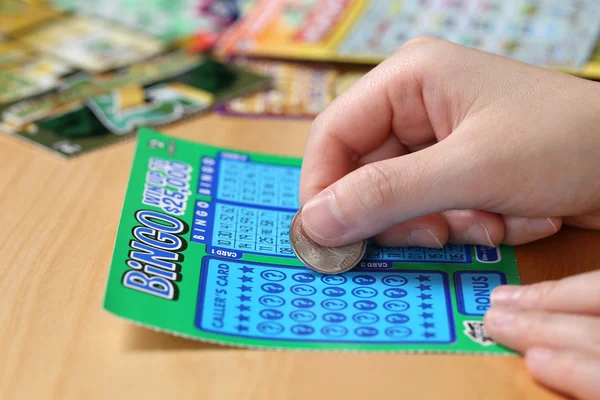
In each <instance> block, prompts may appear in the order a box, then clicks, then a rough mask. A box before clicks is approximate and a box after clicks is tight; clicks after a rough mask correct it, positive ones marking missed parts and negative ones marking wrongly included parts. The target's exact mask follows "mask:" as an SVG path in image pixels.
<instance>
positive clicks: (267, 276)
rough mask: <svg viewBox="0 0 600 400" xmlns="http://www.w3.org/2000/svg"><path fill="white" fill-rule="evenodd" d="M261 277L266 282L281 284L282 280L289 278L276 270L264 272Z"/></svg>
mask: <svg viewBox="0 0 600 400" xmlns="http://www.w3.org/2000/svg"><path fill="white" fill-rule="evenodd" d="M260 276H261V277H262V278H263V279H264V280H266V281H271V282H281V281H282V280H284V279H285V278H287V275H286V274H284V273H283V272H281V271H277V270H275V269H268V270H266V271H262V272H261V273H260Z"/></svg>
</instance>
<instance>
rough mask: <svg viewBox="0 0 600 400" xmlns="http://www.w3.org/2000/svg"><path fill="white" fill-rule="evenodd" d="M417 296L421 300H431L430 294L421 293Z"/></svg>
mask: <svg viewBox="0 0 600 400" xmlns="http://www.w3.org/2000/svg"><path fill="white" fill-rule="evenodd" d="M417 297H418V298H420V299H421V300H431V295H430V294H424V293H421V294H420V295H418V296H417Z"/></svg>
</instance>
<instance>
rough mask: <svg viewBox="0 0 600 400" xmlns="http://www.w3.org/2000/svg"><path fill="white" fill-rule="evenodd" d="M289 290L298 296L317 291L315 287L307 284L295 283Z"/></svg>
mask: <svg viewBox="0 0 600 400" xmlns="http://www.w3.org/2000/svg"><path fill="white" fill-rule="evenodd" d="M290 290H291V291H292V293H294V294H296V295H298V296H312V295H313V294H315V293H316V292H317V289H315V288H314V287H312V286H309V285H295V286H292V288H291V289H290Z"/></svg>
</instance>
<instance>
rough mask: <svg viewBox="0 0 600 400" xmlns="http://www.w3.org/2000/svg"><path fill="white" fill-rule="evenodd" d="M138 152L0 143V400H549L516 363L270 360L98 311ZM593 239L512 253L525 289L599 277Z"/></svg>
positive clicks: (277, 150) (279, 125) (287, 356)
mask: <svg viewBox="0 0 600 400" xmlns="http://www.w3.org/2000/svg"><path fill="white" fill-rule="evenodd" d="M308 126H309V124H308V122H302V121H281V120H247V119H229V118H224V117H219V116H214V115H211V116H206V117H202V118H199V119H196V120H193V121H190V122H187V123H185V124H180V125H177V126H175V127H172V128H170V129H166V130H165V132H167V133H169V134H172V135H175V136H179V137H184V138H188V139H192V140H195V141H200V142H206V143H209V144H214V145H222V146H229V147H233V148H237V149H242V150H250V151H260V152H268V153H274V154H281V155H294V156H301V155H302V151H303V147H304V141H305V139H306V133H307V129H308ZM134 146H135V143H134V141H128V142H126V143H121V144H118V145H115V146H112V147H110V148H106V149H102V150H99V151H96V152H94V153H91V154H89V155H85V156H82V157H80V158H76V159H73V160H71V161H67V160H62V159H59V158H56V157H55V156H53V155H50V154H48V153H46V152H44V151H41V150H38V149H34V148H33V147H30V146H28V145H26V144H24V143H22V142H20V141H17V140H16V139H14V138H9V137H5V136H2V137H0V227H1V229H0V293H2V295H1V297H0V399H2V400H13V399H50V398H51V399H117V398H118V399H120V398H125V399H138V398H139V399H142V398H143V399H159V398H160V399H170V398H174V399H186V398H194V399H210V400H213V399H219V400H220V399H236V400H245V399H261V400H270V399H277V400H280V399H286V400H290V399H344V400H350V399H365V398H372V399H385V398H390V399H391V398H393V399H399V398H403V399H438V398H444V399H459V398H460V399H484V398H485V399H513V400H514V399H552V398H558V397H557V396H556V395H554V394H552V393H550V392H548V391H546V390H545V389H543V388H540V387H539V386H537V385H536V384H535V383H534V382H533V381H532V380H531V378H530V377H529V376H528V374H527V371H526V370H525V368H524V363H523V360H522V359H521V358H520V357H516V356H508V357H507V356H461V355H457V356H449V355H410V354H370V353H358V354H354V353H348V354H344V353H320V352H269V351H258V350H244V349H231V348H224V347H219V346H215V345H208V344H204V343H200V342H196V341H191V340H185V339H180V338H176V337H173V336H170V335H168V334H162V333H157V332H154V331H152V330H147V329H144V328H139V327H136V326H133V325H132V324H130V323H129V322H126V321H123V320H121V319H119V318H116V317H114V316H112V315H110V314H108V313H107V312H105V311H103V309H102V300H103V296H104V289H105V284H106V279H107V275H108V269H109V263H110V258H111V255H112V250H113V244H114V240H115V235H116V232H117V225H118V222H119V216H120V213H121V207H122V204H123V198H124V195H125V188H126V186H127V180H128V178H129V172H130V167H131V162H132V158H133V150H134ZM599 243H600V233H598V232H587V231H582V230H576V229H564V230H563V231H561V232H560V233H559V234H558V235H557V236H555V237H553V238H551V239H548V240H544V241H541V242H538V243H535V244H531V245H527V246H522V247H520V248H518V250H517V258H518V261H519V265H520V271H521V275H522V280H523V282H524V283H532V282H537V281H541V280H546V279H556V278H560V277H564V276H567V275H571V274H575V273H580V272H584V271H590V270H593V269H598V268H600V261H599V260H600V258H599V257H598V256H597V251H595V249H597V248H598V244H599Z"/></svg>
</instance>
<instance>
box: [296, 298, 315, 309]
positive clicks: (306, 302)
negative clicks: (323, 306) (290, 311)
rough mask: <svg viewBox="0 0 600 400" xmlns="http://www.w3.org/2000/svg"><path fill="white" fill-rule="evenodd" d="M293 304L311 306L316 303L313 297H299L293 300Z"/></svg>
mask: <svg viewBox="0 0 600 400" xmlns="http://www.w3.org/2000/svg"><path fill="white" fill-rule="evenodd" d="M292 305H293V306H294V307H298V308H311V307H313V306H314V305H315V302H314V301H312V300H311V299H303V298H298V299H294V300H292Z"/></svg>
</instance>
